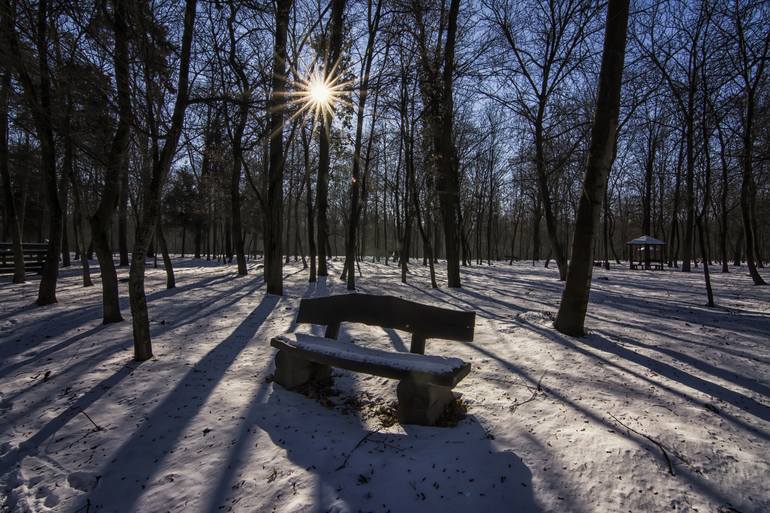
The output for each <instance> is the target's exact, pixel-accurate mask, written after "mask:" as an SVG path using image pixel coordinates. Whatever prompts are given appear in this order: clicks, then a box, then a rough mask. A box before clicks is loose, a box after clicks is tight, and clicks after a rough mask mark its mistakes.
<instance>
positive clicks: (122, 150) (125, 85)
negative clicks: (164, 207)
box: [90, 0, 131, 324]
mask: <svg viewBox="0 0 770 513" xmlns="http://www.w3.org/2000/svg"><path fill="white" fill-rule="evenodd" d="M113 6H114V12H113V18H114V21H113V32H114V35H115V53H114V66H115V83H116V85H117V104H118V124H117V128H116V130H115V134H114V136H113V139H112V145H111V147H110V150H109V154H108V156H107V168H106V172H105V178H104V190H103V191H102V197H101V201H100V202H99V205H98V206H97V208H96V211H95V212H94V215H92V216H91V218H90V223H91V237H92V239H91V240H92V242H93V244H94V250H95V251H96V258H97V259H98V260H99V268H100V269H101V276H102V322H103V323H104V324H108V323H112V322H120V321H122V320H123V316H122V315H121V314H120V297H119V294H118V275H117V272H116V271H115V262H114V261H113V259H112V248H111V244H110V229H111V228H112V216H113V214H114V212H115V207H116V206H117V205H118V202H119V201H120V189H121V182H122V175H123V171H124V169H125V166H124V160H125V159H126V158H127V152H128V137H129V129H130V122H131V120H130V118H131V90H130V83H129V61H128V27H127V26H126V16H127V10H128V6H127V0H114V2H113Z"/></svg>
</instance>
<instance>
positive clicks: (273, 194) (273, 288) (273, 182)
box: [264, 0, 292, 295]
mask: <svg viewBox="0 0 770 513" xmlns="http://www.w3.org/2000/svg"><path fill="white" fill-rule="evenodd" d="M291 6H292V0H278V1H277V2H276V14H275V26H276V29H275V49H274V50H273V78H272V93H271V94H270V99H269V100H268V106H267V111H268V112H269V113H270V122H269V126H268V130H269V133H270V163H269V169H268V176H267V200H266V201H267V204H266V208H265V212H264V215H265V230H264V244H265V267H264V273H265V282H266V284H267V293H268V294H276V295H282V294H283V261H282V259H281V257H282V253H283V250H282V240H281V234H282V229H283V171H284V151H283V120H284V110H285V108H286V107H285V100H284V98H283V95H284V91H285V89H286V34H287V31H288V24H289V12H290V11H291Z"/></svg>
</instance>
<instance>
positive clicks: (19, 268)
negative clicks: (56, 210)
mask: <svg viewBox="0 0 770 513" xmlns="http://www.w3.org/2000/svg"><path fill="white" fill-rule="evenodd" d="M6 16H7V14H6ZM0 81H1V82H0V178H2V181H3V197H4V203H5V213H6V216H7V222H8V223H9V224H10V226H11V244H12V248H13V283H24V277H25V271H24V253H23V252H22V248H21V230H20V229H19V219H18V217H17V216H16V200H15V199H14V197H13V188H12V187H13V185H12V184H11V173H10V171H9V169H8V92H9V89H10V87H11V85H10V84H11V77H10V74H9V73H8V72H7V71H6V72H4V73H3V75H2V77H0Z"/></svg>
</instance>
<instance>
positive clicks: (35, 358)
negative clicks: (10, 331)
mask: <svg viewBox="0 0 770 513" xmlns="http://www.w3.org/2000/svg"><path fill="white" fill-rule="evenodd" d="M105 327H106V325H105V324H100V325H98V326H94V327H93V328H91V329H88V330H85V331H81V332H80V333H76V334H75V335H73V336H71V337H70V338H68V339H66V340H63V341H61V342H59V343H58V344H54V345H53V346H50V347H47V348H45V349H43V350H41V351H38V352H35V353H34V354H32V355H29V356H30V357H29V358H28V359H26V360H22V361H20V362H16V363H13V364H10V365H7V366H5V367H2V368H0V379H2V378H4V377H5V376H7V375H8V374H10V373H11V372H13V371H15V370H17V369H19V368H21V367H23V366H25V365H28V364H31V363H35V362H39V361H41V360H42V359H43V358H45V357H47V356H50V355H52V354H53V353H55V352H57V351H61V350H62V349H66V348H67V347H69V346H71V345H72V344H74V343H75V342H79V341H81V340H83V339H84V338H88V337H90V336H91V335H96V334H97V333H99V332H100V331H102V330H103V329H104V328H105ZM25 356H26V355H25Z"/></svg>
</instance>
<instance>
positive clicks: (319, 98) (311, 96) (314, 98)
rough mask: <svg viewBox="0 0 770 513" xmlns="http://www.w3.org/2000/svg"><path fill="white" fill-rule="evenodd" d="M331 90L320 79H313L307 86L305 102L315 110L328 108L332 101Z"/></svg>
mask: <svg viewBox="0 0 770 513" xmlns="http://www.w3.org/2000/svg"><path fill="white" fill-rule="evenodd" d="M333 99H334V98H333V93H332V88H331V87H329V84H327V83H326V82H324V81H323V80H322V79H321V77H318V76H317V77H313V78H312V79H311V80H310V81H309V82H308V85H307V100H308V101H309V102H311V103H314V104H315V105H314V106H315V107H316V108H319V107H320V108H322V109H323V108H325V107H327V106H330V104H331V103H332V101H333Z"/></svg>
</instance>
